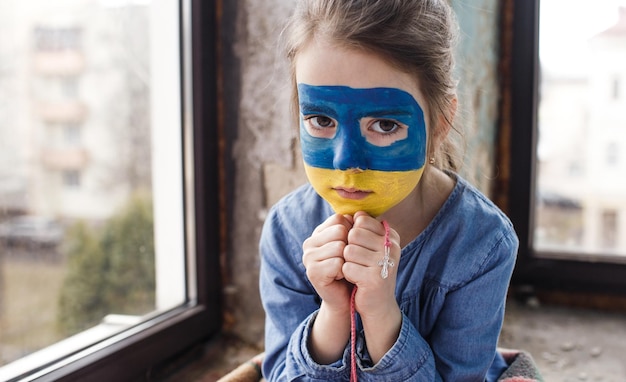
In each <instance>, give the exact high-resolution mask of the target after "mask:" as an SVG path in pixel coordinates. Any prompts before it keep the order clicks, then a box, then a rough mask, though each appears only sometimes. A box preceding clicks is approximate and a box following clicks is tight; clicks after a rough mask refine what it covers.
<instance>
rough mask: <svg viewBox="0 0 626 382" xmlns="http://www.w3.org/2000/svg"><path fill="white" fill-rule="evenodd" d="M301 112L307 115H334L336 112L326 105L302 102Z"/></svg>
mask: <svg viewBox="0 0 626 382" xmlns="http://www.w3.org/2000/svg"><path fill="white" fill-rule="evenodd" d="M300 111H301V112H302V113H306V114H323V115H331V114H334V110H333V109H332V108H330V107H328V106H326V105H320V104H318V103H310V102H302V103H300Z"/></svg>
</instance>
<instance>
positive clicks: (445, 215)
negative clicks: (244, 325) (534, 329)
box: [260, 174, 518, 382]
mask: <svg viewBox="0 0 626 382" xmlns="http://www.w3.org/2000/svg"><path fill="white" fill-rule="evenodd" d="M451 176H453V177H456V180H457V182H456V186H455V188H454V190H453V191H452V193H451V194H450V196H449V198H448V200H447V201H446V202H445V204H444V205H443V207H442V208H441V210H440V211H439V212H438V214H437V215H436V216H435V218H434V219H433V221H432V222H431V223H430V225H429V226H428V227H427V228H426V229H425V230H424V231H423V232H422V233H421V234H420V235H419V236H418V237H417V238H415V240H413V241H412V242H411V243H409V244H408V245H407V246H406V247H405V248H403V249H402V254H401V258H400V262H399V264H398V275H397V284H396V300H397V301H398V304H399V306H400V309H401V311H402V314H403V320H402V327H401V329H400V335H399V336H398V339H397V341H396V343H395V344H394V345H393V347H392V348H391V349H390V350H389V351H388V352H387V353H386V354H385V355H384V356H383V358H382V359H381V360H380V361H379V362H378V363H377V364H375V365H373V364H372V363H371V361H370V360H369V355H368V354H367V348H366V346H365V344H364V338H363V334H362V332H361V333H360V336H359V338H358V340H357V365H358V368H359V370H358V379H359V381H362V382H365V381H441V380H443V381H455V382H456V381H484V380H486V379H491V378H493V377H489V378H487V376H488V375H489V376H492V375H498V374H499V372H500V370H494V369H495V368H496V367H500V368H501V367H502V360H501V359H499V358H498V355H497V352H496V346H497V342H498V336H499V333H500V329H501V327H502V320H503V317H504V308H505V299H506V293H507V289H508V285H509V280H510V277H511V273H512V271H513V267H514V264H515V256H516V253H517V247H518V239H517V236H516V235H515V232H514V230H513V227H512V225H511V222H510V221H509V220H508V219H507V217H506V216H505V215H504V214H503V213H502V212H501V211H500V210H499V209H498V208H497V207H496V206H495V205H494V204H493V203H492V202H490V201H489V200H488V199H487V198H486V197H484V196H483V195H482V194H480V193H479V192H478V191H477V190H476V189H475V188H473V187H472V186H471V185H469V184H468V183H467V182H466V181H465V180H464V179H462V178H461V177H459V176H456V175H453V174H451ZM332 214H333V211H332V209H331V208H330V206H329V205H328V204H327V203H326V202H325V201H324V200H323V199H321V198H320V197H319V196H318V195H317V194H316V193H315V191H314V190H313V188H312V187H311V186H310V185H305V186H302V187H301V188H299V189H297V190H295V191H294V192H292V193H291V194H289V195H287V196H286V197H284V198H283V199H282V200H281V201H280V202H278V203H277V204H276V205H275V206H274V207H273V208H272V209H271V211H270V213H269V215H268V217H267V219H266V221H265V224H264V227H263V232H262V235H261V241H260V251H261V274H260V293H261V299H262V301H263V306H264V308H265V312H266V324H265V361H264V363H263V375H264V376H265V378H266V379H268V380H269V381H349V379H350V361H349V359H350V358H349V357H350V351H349V350H350V346H349V344H348V345H347V346H346V349H345V351H344V355H343V358H342V359H340V360H337V361H336V362H335V363H333V364H330V365H320V364H317V363H316V362H315V361H314V360H313V359H312V358H311V355H310V354H309V351H308V348H307V339H308V336H309V333H310V329H311V325H312V322H313V321H314V320H315V316H316V314H317V312H318V309H319V306H320V299H319V297H318V296H317V294H316V292H315V289H314V288H313V286H312V285H311V284H310V282H309V281H308V279H307V277H306V273H305V268H304V265H303V264H302V243H303V242H304V240H305V239H306V238H308V237H309V236H310V235H311V233H312V232H313V230H314V229H315V227H317V226H318V225H319V224H321V223H322V222H323V221H324V220H326V218H327V217H329V216H330V215H332ZM359 329H360V328H359ZM492 365H493V367H492ZM490 367H492V370H490Z"/></svg>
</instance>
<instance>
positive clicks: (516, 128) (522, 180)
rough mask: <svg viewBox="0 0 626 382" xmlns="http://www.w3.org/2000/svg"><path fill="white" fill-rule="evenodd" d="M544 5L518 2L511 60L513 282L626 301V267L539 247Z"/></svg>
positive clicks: (536, 0) (515, 3)
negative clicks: (537, 202)
mask: <svg viewBox="0 0 626 382" xmlns="http://www.w3.org/2000/svg"><path fill="white" fill-rule="evenodd" d="M539 1H540V0H524V1H515V0H513V21H512V50H511V57H510V62H511V64H510V68H509V69H510V87H509V89H506V90H505V91H508V92H509V95H510V100H511V109H510V116H511V117H510V121H509V122H510V125H511V131H510V140H509V142H508V149H509V154H510V166H511V167H510V178H509V185H508V214H509V217H510V218H511V220H512V222H513V224H514V226H515V229H516V231H517V234H518V236H519V239H520V248H519V252H518V260H517V265H516V269H515V272H514V274H513V280H512V283H513V284H515V285H518V286H530V287H534V288H536V289H540V290H547V291H559V292H580V293H602V294H609V295H617V296H626V263H624V261H623V260H621V262H620V260H619V259H615V258H613V259H614V260H613V261H611V257H610V256H608V255H607V256H605V255H604V254H601V253H599V254H598V256H597V257H596V256H594V257H593V258H592V257H588V258H584V259H583V258H581V257H580V256H579V255H574V254H571V253H548V252H542V251H538V250H536V249H535V248H534V247H533V235H532V233H533V230H534V213H535V211H534V208H535V207H534V206H535V191H536V171H537V169H536V163H535V160H536V148H537V136H538V131H537V129H538V127H537V110H538V85H539V80H540V73H539V53H538V48H539Z"/></svg>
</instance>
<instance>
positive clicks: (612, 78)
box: [534, 0, 626, 261]
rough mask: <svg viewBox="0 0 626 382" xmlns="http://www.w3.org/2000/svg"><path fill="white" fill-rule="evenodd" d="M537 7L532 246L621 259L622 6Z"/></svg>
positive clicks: (609, 0) (625, 27)
mask: <svg viewBox="0 0 626 382" xmlns="http://www.w3.org/2000/svg"><path fill="white" fill-rule="evenodd" d="M592 8H593V9H592V10H591V11H590V8H589V2H588V1H582V0H576V1H571V0H567V1H565V0H541V1H540V12H539V14H540V19H539V20H540V24H539V31H540V33H539V36H540V37H539V62H540V81H539V107H538V131H539V135H538V145H537V174H538V176H537V194H536V198H535V200H536V210H535V230H534V235H535V236H534V246H535V248H536V249H537V251H538V253H543V254H544V255H549V253H550V252H555V253H556V252H567V253H571V254H573V256H583V257H588V256H598V255H602V256H604V255H608V256H610V257H613V258H614V259H615V260H616V261H617V260H619V259H620V258H621V257H623V256H626V177H625V176H624V174H626V160H624V157H623V156H622V155H621V153H622V152H624V150H626V113H624V110H626V97H623V92H622V91H621V89H620V86H621V84H620V79H622V78H626V1H624V0H606V1H600V2H594V3H593V7H592Z"/></svg>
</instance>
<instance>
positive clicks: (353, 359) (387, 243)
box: [350, 220, 391, 382]
mask: <svg viewBox="0 0 626 382" xmlns="http://www.w3.org/2000/svg"><path fill="white" fill-rule="evenodd" d="M383 226H384V227H385V250H387V248H391V241H390V240H389V224H387V221H385V220H383ZM356 290H357V286H356V285H355V286H354V287H353V288H352V296H351V297H350V382H358V380H357V374H356V304H355V302H354V301H355V297H356Z"/></svg>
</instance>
